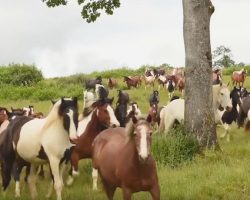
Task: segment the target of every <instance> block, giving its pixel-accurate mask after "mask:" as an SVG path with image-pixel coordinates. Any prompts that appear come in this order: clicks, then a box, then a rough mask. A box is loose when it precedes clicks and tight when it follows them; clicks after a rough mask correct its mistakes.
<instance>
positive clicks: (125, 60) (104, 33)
mask: <svg viewBox="0 0 250 200" xmlns="http://www.w3.org/2000/svg"><path fill="white" fill-rule="evenodd" d="M76 2H77V1H76V0H71V1H69V3H68V5H67V6H62V7H56V8H48V7H47V6H46V5H45V4H44V3H43V2H42V0H25V1H16V0H8V1H4V0H1V6H0V52H1V53H0V65H8V64H9V63H26V64H35V65H36V66H37V67H38V68H39V69H41V70H42V72H43V75H44V76H45V77H47V78H48V77H58V76H67V75H71V74H76V73H90V72H92V71H98V70H106V69H113V68H119V67H123V66H126V67H130V68H138V67H140V66H142V65H160V64H163V63H168V64H170V65H172V66H184V65H185V55H184V41H183V13H182V0H121V7H120V8H118V9H116V10H115V12H114V15H111V16H107V15H105V14H104V15H102V16H101V18H99V19H98V20H97V21H96V22H95V23H90V24H88V23H87V22H85V21H84V20H83V19H82V18H81V15H80V12H81V7H79V6H78V5H77V3H76ZM212 2H213V4H214V6H215V13H214V14H213V15H212V18H211V24H210V26H211V46H212V50H214V49H215V48H216V47H218V46H220V45H225V46H226V47H229V48H230V49H231V50H232V54H233V59H234V60H235V61H236V62H244V63H248V64H250V26H249V20H250V12H249V10H250V1H249V0H237V1H236V0H213V1H212Z"/></svg>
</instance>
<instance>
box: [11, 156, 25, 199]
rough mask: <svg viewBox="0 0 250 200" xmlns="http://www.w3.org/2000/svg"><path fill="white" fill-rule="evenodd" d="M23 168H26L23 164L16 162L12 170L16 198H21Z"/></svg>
mask: <svg viewBox="0 0 250 200" xmlns="http://www.w3.org/2000/svg"><path fill="white" fill-rule="evenodd" d="M23 167H24V164H23V163H19V162H17V161H16V162H15V163H14V166H13V169H12V170H13V171H12V173H13V176H14V180H15V182H16V187H15V197H20V174H21V172H22V169H23ZM28 175H29V174H28ZM28 175H27V176H28Z"/></svg>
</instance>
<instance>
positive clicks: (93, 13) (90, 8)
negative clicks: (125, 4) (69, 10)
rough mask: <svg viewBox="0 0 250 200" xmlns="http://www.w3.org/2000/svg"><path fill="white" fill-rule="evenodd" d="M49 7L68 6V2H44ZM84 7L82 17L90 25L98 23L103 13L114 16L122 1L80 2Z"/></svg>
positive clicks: (86, 0) (65, 0)
mask: <svg viewBox="0 0 250 200" xmlns="http://www.w3.org/2000/svg"><path fill="white" fill-rule="evenodd" d="M42 1H43V2H45V3H46V4H47V6H48V7H56V6H60V5H67V0H42ZM78 4H79V5H81V6H83V7H82V12H81V15H82V17H83V19H85V20H86V21H87V22H88V23H90V22H94V21H96V19H97V18H98V17H100V16H101V11H104V12H105V13H106V14H108V15H112V14H113V11H114V9H115V8H119V7H120V4H121V3H120V0H78Z"/></svg>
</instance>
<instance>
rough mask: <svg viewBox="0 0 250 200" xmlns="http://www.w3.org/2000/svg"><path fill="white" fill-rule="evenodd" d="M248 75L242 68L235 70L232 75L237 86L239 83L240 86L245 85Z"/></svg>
mask: <svg viewBox="0 0 250 200" xmlns="http://www.w3.org/2000/svg"><path fill="white" fill-rule="evenodd" d="M246 76H247V71H246V70H245V69H241V70H240V71H234V72H233V74H232V77H231V78H232V82H233V85H234V84H235V85H236V86H237V84H239V87H243V84H244V81H245V79H246ZM240 83H241V84H240Z"/></svg>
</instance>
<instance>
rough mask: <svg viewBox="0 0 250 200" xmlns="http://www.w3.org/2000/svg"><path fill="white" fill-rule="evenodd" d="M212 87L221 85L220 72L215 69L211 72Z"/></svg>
mask: <svg viewBox="0 0 250 200" xmlns="http://www.w3.org/2000/svg"><path fill="white" fill-rule="evenodd" d="M212 76H213V85H217V84H220V83H222V74H221V70H219V69H216V70H214V71H213V75H212Z"/></svg>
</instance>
